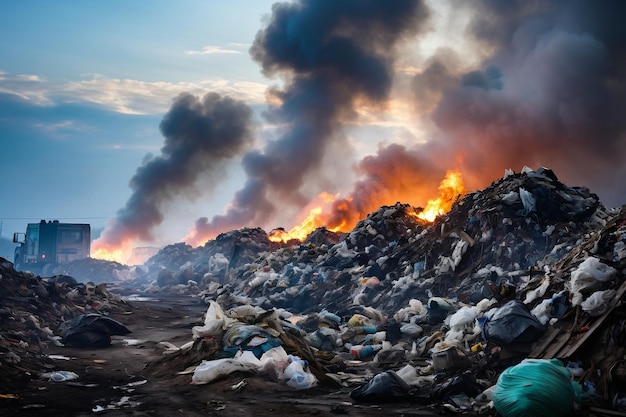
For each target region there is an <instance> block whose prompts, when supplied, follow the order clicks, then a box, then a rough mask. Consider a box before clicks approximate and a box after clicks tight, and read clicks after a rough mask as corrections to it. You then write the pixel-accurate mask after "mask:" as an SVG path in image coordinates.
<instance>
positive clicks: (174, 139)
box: [94, 93, 252, 251]
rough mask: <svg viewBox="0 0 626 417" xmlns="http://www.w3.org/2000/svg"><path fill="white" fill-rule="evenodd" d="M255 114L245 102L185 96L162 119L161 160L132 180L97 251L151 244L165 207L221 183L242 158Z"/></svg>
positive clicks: (149, 162)
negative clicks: (226, 168) (127, 196)
mask: <svg viewBox="0 0 626 417" xmlns="http://www.w3.org/2000/svg"><path fill="white" fill-rule="evenodd" d="M251 127H252V111H251V110H250V108H249V107H248V106H247V105H246V104H245V103H243V102H240V101H236V100H233V99H231V98H229V97H221V96H220V95H218V94H216V93H209V94H207V95H205V96H204V97H202V98H199V97H196V96H194V95H191V94H188V93H184V94H181V95H180V96H178V97H177V98H176V99H175V100H174V103H173V104H172V107H171V108H170V110H169V111H168V112H167V113H166V114H165V116H164V117H163V119H162V121H161V124H160V130H161V133H162V134H163V136H164V138H165V144H164V146H163V148H162V149H161V155H159V156H156V157H152V156H147V157H146V160H145V161H144V164H143V165H142V166H141V167H139V168H138V169H137V172H136V173H135V175H134V176H133V178H132V179H131V181H130V187H131V189H132V190H133V194H132V195H131V197H130V199H129V200H128V202H127V203H126V206H125V207H124V208H122V209H120V210H119V211H118V213H117V216H116V218H115V219H114V220H113V222H112V223H111V224H110V225H108V226H107V228H106V229H105V230H104V232H103V234H102V236H101V238H100V239H99V240H98V241H96V242H95V245H94V246H95V250H96V251H97V250H98V249H99V248H105V249H106V248H110V247H114V248H118V247H120V246H124V245H125V243H128V242H133V241H135V240H141V241H145V242H150V241H152V240H153V235H152V231H153V229H154V227H155V226H158V225H159V224H160V223H161V222H162V221H163V212H162V205H163V204H164V203H167V202H169V201H170V200H172V199H173V198H174V197H176V196H178V195H181V194H183V193H187V194H190V195H192V194H193V193H194V191H197V190H195V189H196V188H197V187H199V186H201V187H202V188H203V191H206V189H207V188H210V186H211V182H208V183H207V182H206V181H204V182H203V183H202V184H198V182H199V180H205V179H207V178H208V179H209V181H210V178H211V176H217V177H218V178H221V176H222V175H221V171H222V169H223V168H224V164H225V163H226V162H227V161H229V160H232V159H233V158H236V157H238V156H241V154H242V153H243V152H245V150H246V149H247V148H248V147H249V145H251V143H252V129H251Z"/></svg>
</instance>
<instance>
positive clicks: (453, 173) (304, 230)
mask: <svg viewBox="0 0 626 417" xmlns="http://www.w3.org/2000/svg"><path fill="white" fill-rule="evenodd" d="M438 189H439V197H437V198H435V199H430V200H428V203H427V204H426V208H425V209H424V210H423V211H422V212H420V213H419V214H417V215H416V216H417V218H419V219H421V220H423V221H425V222H428V223H432V222H433V221H434V220H435V219H436V218H437V216H439V215H442V214H444V213H447V212H448V211H450V209H451V208H452V204H454V201H455V199H456V198H457V197H458V196H460V195H463V194H465V185H464V184H463V177H462V175H461V172H460V171H458V170H448V171H447V172H446V176H445V177H444V179H443V180H441V183H440V184H439V188H438ZM318 198H319V199H320V200H322V201H323V203H322V204H319V205H317V206H315V207H313V208H312V209H310V210H309V214H308V216H307V217H306V218H305V219H304V220H303V221H302V222H301V223H300V224H299V225H297V226H295V227H293V228H292V229H291V230H289V231H286V230H284V229H282V228H280V229H274V230H272V231H271V232H270V233H269V239H270V240H271V241H272V242H285V243H287V242H289V241H290V240H294V239H295V240H298V241H303V240H304V239H306V237H307V236H308V235H309V234H311V233H312V232H313V231H314V230H315V229H317V228H318V227H321V226H324V225H326V226H327V227H328V225H327V220H328V219H329V218H330V215H329V213H328V212H325V211H324V207H326V208H328V207H329V206H330V205H331V204H333V205H334V209H335V210H342V209H343V210H346V209H349V207H348V203H349V201H350V200H345V201H340V200H336V198H337V196H332V195H330V194H328V193H322V194H320V195H319V196H318ZM333 199H335V200H334V201H333ZM328 229H329V230H330V231H332V232H346V231H348V230H347V229H349V225H348V224H347V223H346V221H345V219H344V220H342V221H341V223H340V224H339V225H335V226H334V227H332V228H330V227H329V228H328Z"/></svg>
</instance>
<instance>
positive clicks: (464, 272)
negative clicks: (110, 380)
mask: <svg viewBox="0 0 626 417" xmlns="http://www.w3.org/2000/svg"><path fill="white" fill-rule="evenodd" d="M418 214H419V209H415V208H413V207H410V206H409V205H404V204H400V203H398V204H396V205H394V206H386V207H381V208H380V209H379V210H377V211H376V212H374V213H372V214H370V215H369V216H368V217H367V218H366V219H364V220H363V221H361V222H359V223H358V225H357V226H356V227H355V228H354V229H353V230H352V231H351V232H349V233H346V234H343V235H340V236H339V240H335V241H332V240H331V239H329V240H328V241H324V239H321V240H318V241H317V242H316V244H313V243H307V242H302V243H298V244H295V245H294V244H292V245H281V246H279V247H271V245H272V244H271V243H269V240H267V239H266V236H265V235H264V233H263V232H262V231H261V230H257V229H254V230H249V229H246V230H240V231H235V232H231V233H227V234H223V235H221V236H220V238H219V239H217V240H219V241H220V242H222V243H220V244H221V245H223V242H224V241H229V240H230V239H229V237H230V238H232V237H234V236H237V237H238V238H240V239H242V240H243V241H244V243H245V245H246V247H247V248H248V249H249V252H248V256H246V257H245V258H244V257H240V256H241V254H242V253H246V251H242V250H241V248H240V249H239V250H236V249H235V248H236V247H237V244H236V243H234V242H231V243H229V244H228V245H224V246H222V249H226V250H224V252H217V250H216V248H217V247H218V243H217V242H212V241H209V242H207V244H206V245H205V246H204V247H203V250H205V251H207V252H204V255H203V256H204V258H193V257H189V258H186V259H185V258H184V257H182V256H181V257H180V258H178V259H177V260H176V262H174V263H170V266H172V265H180V267H179V271H177V272H175V273H180V271H185V270H186V271H189V270H190V269H193V270H194V271H195V274H196V276H198V277H202V279H200V280H199V281H194V282H196V284H194V287H195V286H198V289H200V292H199V293H198V295H200V296H202V297H204V299H205V300H206V301H207V303H208V304H209V310H208V311H207V315H206V322H205V327H207V329H210V331H209V333H206V334H204V333H202V332H200V333H196V332H194V342H193V343H190V344H188V345H186V346H184V347H183V348H181V349H180V350H177V355H178V357H179V358H180V357H185V356H186V355H188V353H187V352H191V351H194V352H196V353H197V352H198V348H197V346H198V345H199V344H201V343H209V342H208V341H211V342H210V343H212V345H211V346H212V348H211V350H210V351H208V352H207V351H205V354H204V355H200V356H196V357H195V359H196V362H197V363H196V365H199V366H198V367H197V368H196V371H197V372H209V371H208V370H211V371H210V375H212V376H211V379H209V380H208V381H205V382H203V383H210V382H211V381H213V378H221V377H224V376H225V375H222V374H219V373H218V374H216V373H215V369H222V370H223V371H224V372H226V374H228V372H229V371H225V369H235V370H236V369H241V367H244V368H246V369H247V370H248V371H250V370H254V372H259V370H261V369H267V368H266V367H267V366H270V365H268V364H269V363H271V364H272V365H271V366H270V367H271V369H273V371H272V372H270V373H271V374H273V375H274V377H276V375H282V374H281V372H284V371H285V369H286V368H287V366H289V364H290V361H293V360H295V361H299V360H302V358H301V357H299V356H297V355H296V356H295V357H290V356H288V355H292V353H285V352H283V351H281V352H280V354H278V353H276V351H275V350H274V349H276V348H280V347H281V346H283V345H284V343H280V346H275V345H276V343H271V342H270V341H271V340H273V339H272V337H269V336H268V334H267V333H263V332H260V331H256V332H254V331H253V332H252V333H247V336H249V337H243V336H242V337H241V338H240V339H238V340H239V341H238V343H232V340H231V339H230V338H229V337H228V336H226V334H228V332H229V328H230V326H231V325H232V324H233V323H237V324H236V326H235V327H236V328H240V327H239V326H241V325H242V323H241V314H240V312H241V309H247V311H248V312H249V313H250V314H248V315H247V316H248V317H250V316H255V317H256V316H260V317H264V318H267V317H270V316H271V317H273V318H272V322H273V323H274V324H273V325H272V324H269V322H267V321H265V322H264V321H263V319H260V320H259V319H257V320H256V321H255V325H259V326H260V329H264V330H263V331H264V332H266V331H267V329H268V328H269V327H271V328H274V329H276V325H275V323H276V322H277V321H280V322H281V323H282V325H283V326H287V327H288V328H294V329H295V330H294V332H295V333H294V334H297V335H298V336H297V337H296V338H295V339H294V338H292V339H291V340H297V341H298V343H296V345H299V346H302V347H303V348H305V349H306V350H307V351H308V350H310V351H311V352H312V354H313V356H312V357H311V356H310V355H311V354H310V353H309V358H308V360H306V362H307V363H310V364H314V365H315V369H316V370H317V371H316V373H317V375H314V376H316V377H319V376H320V375H322V376H323V377H324V378H325V379H326V383H330V384H335V385H336V384H338V385H339V386H340V387H343V388H344V389H348V390H350V397H351V398H352V399H353V400H354V401H363V402H377V401H383V400H385V401H420V402H428V403H438V404H441V405H443V406H445V407H447V408H450V409H454V410H456V411H468V410H472V411H474V412H488V411H493V410H494V409H495V410H496V411H497V412H499V413H500V414H501V415H505V416H507V415H517V414H515V413H520V412H522V413H524V412H525V413H527V414H528V413H530V414H533V413H535V414H536V413H539V414H540V413H541V412H543V411H541V410H540V408H538V407H540V405H541V403H542V401H543V400H537V402H535V403H533V402H532V401H530V402H527V403H525V404H522V405H515V403H516V401H515V400H516V398H513V397H515V396H519V397H524V396H526V397H528V396H529V395H530V396H534V397H533V398H536V397H537V396H541V395H544V396H548V398H557V397H558V398H563V401H565V402H566V404H560V406H561V408H560V410H561V411H563V412H562V413H561V414H560V415H567V412H569V411H571V409H572V408H571V407H572V406H573V404H572V401H573V399H574V398H576V399H577V400H578V401H586V402H587V404H589V403H591V404H594V405H600V406H608V407H616V408H620V404H621V403H620V400H619V398H621V395H623V394H621V393H622V392H626V386H622V385H623V384H621V383H620V382H619V381H621V380H619V379H618V377H619V375H614V374H615V373H616V371H615V367H616V366H617V365H618V364H619V361H620V359H621V356H620V355H623V353H624V350H623V348H622V347H621V346H620V345H619V342H618V340H621V339H620V337H621V336H620V335H624V334H625V333H624V332H625V330H626V329H625V328H624V327H623V324H624V321H623V319H622V317H623V314H624V312H622V311H621V310H622V308H621V303H620V300H621V298H622V296H623V294H624V292H625V291H626V284H625V283H624V282H623V281H624V280H623V270H624V267H625V266H626V264H625V262H626V246H625V244H624V241H626V212H625V211H623V210H622V212H620V213H617V212H615V211H612V210H608V209H606V208H605V207H604V206H603V205H602V204H601V203H600V201H599V199H598V197H597V196H596V195H594V194H593V193H591V192H590V191H589V190H587V189H585V188H579V187H569V186H566V185H564V184H562V183H561V182H559V180H558V178H557V177H556V175H555V174H554V173H553V172H552V171H551V170H549V169H545V168H539V169H537V170H534V171H533V170H530V169H528V168H525V169H524V170H523V171H522V172H520V173H513V172H507V173H506V174H505V176H504V177H503V178H502V179H500V180H498V181H496V182H494V183H493V184H492V185H491V186H489V187H487V188H486V189H485V190H482V191H478V192H474V193H470V194H468V195H466V196H464V197H462V198H460V199H458V200H457V201H456V202H455V204H454V206H453V208H452V210H451V211H450V212H449V213H447V214H445V215H442V216H439V217H438V218H437V219H436V220H435V221H434V222H433V223H432V224H428V223H425V222H424V221H423V220H420V219H419V217H418ZM334 237H337V236H336V235H335V236H334ZM235 240H236V239H235ZM252 242H254V243H252ZM169 251H171V248H165V249H164V250H163V251H162V252H161V253H160V254H159V255H157V257H158V256H160V257H162V258H165V259H171V258H169V257H167V253H168V252H169ZM177 253H178V254H180V253H181V252H180V251H179V252H177ZM187 253H188V254H190V255H191V254H194V255H196V256H198V255H199V254H200V253H201V252H200V250H197V251H195V252H193V251H189V252H187ZM209 253H210V255H209V256H208V257H207V255H208V254H209ZM233 255H236V256H233ZM238 257H239V258H238ZM229 258H230V259H229ZM156 259H158V258H153V259H151V261H150V263H151V265H152V267H154V265H156V262H155V261H156ZM202 259H204V264H203V263H202V262H201V260H202ZM161 262H163V261H161ZM194 268H198V269H197V270H196V269H194ZM178 285H182V284H178ZM168 288H171V287H170V286H167V285H166V286H163V287H162V288H161V290H162V291H167V290H168ZM216 311H218V312H219V313H216ZM216 319H219V320H222V321H219V320H218V321H219V323H221V324H219V325H215V323H216V322H215V320H216ZM259 323H260V324H259ZM289 323H291V325H290V324H289ZM294 323H295V325H294ZM279 333H280V332H279ZM273 337H276V336H275V335H274V336H273ZM596 338H599V339H602V340H607V344H603V346H606V348H604V347H603V348H598V346H597V345H596V344H592V343H585V342H587V341H588V340H596ZM283 342H284V341H283ZM265 345H267V346H266V347H267V348H264V347H262V348H259V346H265ZM193 346H195V348H193ZM255 349H256V350H255ZM279 350H280V349H279ZM249 351H255V353H254V354H250V353H246V352H249ZM266 352H271V353H269V354H268V356H266V357H264V354H265V353H266ZM251 355H252V356H254V358H253V357H252V356H251ZM225 357H229V358H231V360H230V361H229V362H227V363H228V365H225V364H222V365H224V366H221V367H217V365H218V364H221V363H222V360H223V359H224V358H225ZM277 358H278V359H277ZM590 358H591V359H590ZM199 359H201V360H202V361H203V362H202V365H200V364H199V363H198V360H199ZM164 360H165V361H166V360H167V359H164ZM214 360H218V361H220V362H219V363H217V362H215V363H211V361H214ZM173 363H174V362H173ZM355 363H358V364H359V365H357V366H355ZM363 363H365V364H367V365H368V366H369V368H367V369H369V370H368V372H365V373H364V372H363V368H362V364H363ZM188 364H189V363H188V362H187V365H188ZM277 364H278V365H277ZM320 366H322V369H323V372H320V371H319V369H320V368H319V367H320ZM372 371H374V373H375V374H374V375H372ZM504 371H506V372H504ZM211 372H212V373H211ZM303 372H304V373H302V375H301V378H302V380H307V381H313V380H315V381H316V382H317V381H318V380H317V379H313V378H312V377H311V376H310V374H311V371H310V370H307V369H306V368H303ZM537 375H543V376H545V375H554V380H551V381H552V382H551V383H550V384H552V389H543V390H541V389H540V392H534V393H530V392H529V391H526V392H524V388H523V387H525V386H527V385H532V382H533V379H534V378H535V379H536V377H537ZM563 375H565V376H568V375H569V377H568V378H566V379H565V380H566V381H567V384H565V386H564V385H563V380H564V378H563ZM266 376H267V375H266ZM196 378H199V377H196ZM283 378H284V377H283ZM329 378H330V379H329ZM329 381H330V382H329ZM356 381H359V382H358V383H357V382H356ZM550 384H549V385H550ZM507 392H508V393H509V394H507ZM555 396H557V397H555ZM544 400H545V398H544ZM524 407H526V408H524Z"/></svg>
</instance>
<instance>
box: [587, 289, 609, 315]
mask: <svg viewBox="0 0 626 417" xmlns="http://www.w3.org/2000/svg"><path fill="white" fill-rule="evenodd" d="M613 297H615V290H605V291H596V292H594V293H593V294H591V295H590V296H589V297H588V298H587V299H586V300H585V301H583V302H582V303H581V304H580V306H581V307H582V309H583V311H584V312H586V313H587V314H589V315H590V316H591V317H596V316H601V315H603V314H604V313H606V311H607V310H608V309H609V304H610V303H611V300H612V299H613Z"/></svg>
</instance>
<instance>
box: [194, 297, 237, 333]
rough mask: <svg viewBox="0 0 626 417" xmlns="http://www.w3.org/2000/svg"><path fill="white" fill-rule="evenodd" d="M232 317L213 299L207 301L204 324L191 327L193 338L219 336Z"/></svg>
mask: <svg viewBox="0 0 626 417" xmlns="http://www.w3.org/2000/svg"><path fill="white" fill-rule="evenodd" d="M231 321H232V319H231V318H230V317H228V316H226V314H224V311H223V310H222V307H221V306H220V305H219V304H218V303H216V302H215V301H213V300H210V301H209V308H208V309H207V311H206V314H205V316H204V326H194V327H192V329H191V333H192V334H193V338H194V339H200V338H203V337H206V336H219V335H221V334H222V333H223V332H224V329H225V328H226V327H227V326H228V325H229V324H230V322H231Z"/></svg>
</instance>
